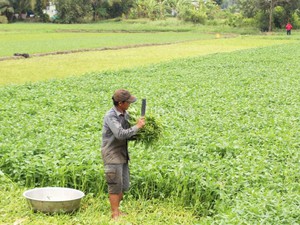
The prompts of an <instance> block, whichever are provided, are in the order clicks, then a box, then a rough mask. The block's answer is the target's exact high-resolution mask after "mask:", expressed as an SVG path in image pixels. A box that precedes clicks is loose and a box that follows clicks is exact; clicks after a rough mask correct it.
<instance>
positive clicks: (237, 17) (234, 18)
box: [226, 13, 243, 27]
mask: <svg viewBox="0 0 300 225" xmlns="http://www.w3.org/2000/svg"><path fill="white" fill-rule="evenodd" d="M242 22H243V16H242V15H241V14H239V13H235V14H231V13H230V14H228V19H227V21H226V23H227V24H228V25H229V26H231V27H240V26H241V25H242Z"/></svg>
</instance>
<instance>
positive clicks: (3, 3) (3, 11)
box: [0, 0, 14, 22]
mask: <svg viewBox="0 0 300 225" xmlns="http://www.w3.org/2000/svg"><path fill="white" fill-rule="evenodd" d="M13 13H14V8H13V7H12V6H11V4H10V2H9V1H8V0H0V15H5V16H6V18H7V20H8V21H9V22H11V21H12V18H13ZM6 22H7V21H6Z"/></svg>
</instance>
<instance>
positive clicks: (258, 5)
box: [237, 0, 300, 32]
mask: <svg viewBox="0 0 300 225" xmlns="http://www.w3.org/2000/svg"><path fill="white" fill-rule="evenodd" d="M237 4H238V6H239V8H240V10H241V11H242V13H243V15H244V16H246V17H254V16H255V15H257V14H258V13H260V14H261V15H262V14H266V15H268V31H269V32H270V31H272V28H273V23H274V17H273V16H274V8H275V7H277V6H281V7H283V8H284V9H285V12H286V15H285V16H286V17H287V18H288V17H291V16H292V14H293V12H294V11H295V10H296V9H297V8H298V9H299V7H300V1H299V0H238V3H237ZM258 18H265V16H259V17H258Z"/></svg>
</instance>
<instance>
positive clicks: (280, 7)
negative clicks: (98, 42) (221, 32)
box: [0, 0, 300, 31]
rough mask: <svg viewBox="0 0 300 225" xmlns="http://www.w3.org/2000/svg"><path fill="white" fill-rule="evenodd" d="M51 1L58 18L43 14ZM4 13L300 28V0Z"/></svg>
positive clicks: (109, 4)
mask: <svg viewBox="0 0 300 225" xmlns="http://www.w3.org/2000/svg"><path fill="white" fill-rule="evenodd" d="M50 2H51V3H53V4H55V6H56V9H57V15H56V16H55V18H49V17H48V15H45V13H44V11H43V10H44V9H45V8H46V7H47V6H48V5H49V4H50ZM0 13H1V17H2V20H3V18H4V20H5V19H6V21H7V22H13V21H14V19H15V17H14V15H15V14H16V13H18V14H20V13H27V14H33V15H34V16H35V20H36V21H43V22H56V23H88V22H96V21H99V20H105V19H111V18H126V19H138V18H148V19H149V20H162V19H166V18H167V17H176V18H178V19H179V20H183V21H190V22H193V23H200V24H210V25H213V24H220V23H224V24H227V25H230V26H233V27H242V26H256V27H258V28H259V29H261V30H262V31H272V29H273V28H283V27H284V26H285V24H286V23H287V22H291V23H292V24H293V25H294V27H295V28H297V27H298V28H299V27H300V1H299V0H52V1H49V0H0ZM0 23H1V20H0Z"/></svg>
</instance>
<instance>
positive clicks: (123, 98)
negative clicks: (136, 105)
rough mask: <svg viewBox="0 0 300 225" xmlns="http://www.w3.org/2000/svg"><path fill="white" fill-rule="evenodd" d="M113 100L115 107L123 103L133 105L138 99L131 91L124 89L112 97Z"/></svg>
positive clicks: (117, 91)
mask: <svg viewBox="0 0 300 225" xmlns="http://www.w3.org/2000/svg"><path fill="white" fill-rule="evenodd" d="M112 100H113V102H114V105H115V106H118V105H119V104H121V103H133V102H135V101H136V100H137V98H136V97H134V96H133V95H131V94H130V92H129V91H127V90H124V89H119V90H116V91H115V93H114V95H113V96H112Z"/></svg>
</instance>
